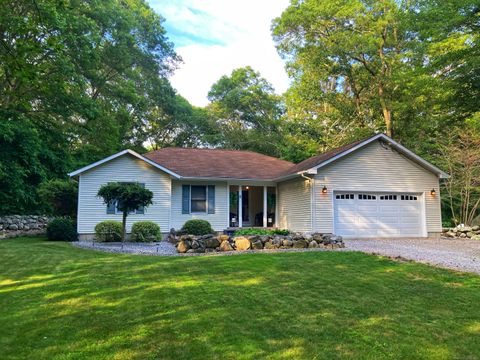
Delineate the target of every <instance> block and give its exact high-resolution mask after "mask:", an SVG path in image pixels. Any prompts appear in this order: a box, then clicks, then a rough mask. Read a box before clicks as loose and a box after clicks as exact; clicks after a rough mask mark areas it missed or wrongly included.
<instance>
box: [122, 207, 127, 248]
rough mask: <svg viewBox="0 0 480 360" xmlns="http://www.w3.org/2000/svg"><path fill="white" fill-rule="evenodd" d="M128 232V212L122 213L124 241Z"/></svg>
mask: <svg viewBox="0 0 480 360" xmlns="http://www.w3.org/2000/svg"><path fill="white" fill-rule="evenodd" d="M126 232H127V212H126V211H124V212H123V213H122V243H124V242H125V235H126Z"/></svg>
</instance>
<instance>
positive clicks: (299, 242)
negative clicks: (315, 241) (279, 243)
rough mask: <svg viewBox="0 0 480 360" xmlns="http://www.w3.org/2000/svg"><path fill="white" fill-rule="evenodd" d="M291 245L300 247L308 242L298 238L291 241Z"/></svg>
mask: <svg viewBox="0 0 480 360" xmlns="http://www.w3.org/2000/svg"><path fill="white" fill-rule="evenodd" d="M293 247H294V248H295V249H302V248H306V247H308V242H307V240H305V239H298V240H296V241H294V242H293Z"/></svg>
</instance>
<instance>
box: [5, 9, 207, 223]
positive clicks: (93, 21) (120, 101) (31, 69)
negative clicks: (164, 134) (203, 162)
mask: <svg viewBox="0 0 480 360" xmlns="http://www.w3.org/2000/svg"><path fill="white" fill-rule="evenodd" d="M162 22H163V18H162V17H161V16H160V15H158V14H156V13H155V12H154V11H153V9H152V8H150V7H149V6H148V5H147V4H146V2H145V1H143V0H131V1H126V2H125V1H123V2H122V1H117V0H104V1H94V2H78V1H75V0H65V1H49V0H37V1H33V2H32V1H25V0H19V1H13V2H10V3H9V4H8V6H7V5H6V4H5V6H2V11H1V12H0V23H1V24H2V26H1V27H0V38H1V39H2V40H1V42H2V45H1V50H0V93H1V94H2V96H1V97H0V119H1V121H0V159H1V160H0V188H1V191H0V215H1V214H8V213H35V212H43V211H44V210H45V209H44V208H43V205H42V202H41V201H39V198H38V194H37V192H36V187H37V186H38V185H39V184H40V183H42V182H45V181H48V180H50V179H56V178H65V177H66V174H67V173H68V171H71V170H73V169H75V168H78V167H79V166H83V165H85V164H88V163H91V162H93V161H96V160H99V159H101V158H103V157H105V156H108V155H111V154H112V153H114V152H116V151H118V150H120V149H123V148H125V147H129V148H133V149H136V150H139V151H142V150H143V144H144V143H145V142H146V141H147V140H149V133H148V131H147V130H148V128H150V127H154V126H156V125H155V124H156V123H157V122H161V121H164V122H165V123H168V124H170V123H169V121H171V120H172V119H177V118H178V119H181V120H178V122H176V123H175V125H169V126H170V127H169V130H168V133H169V134H170V142H171V143H175V141H176V140H175V134H176V133H177V132H178V128H181V127H183V128H184V129H183V131H182V132H181V133H182V134H183V135H182V136H183V139H182V140H180V143H183V142H186V140H185V138H186V136H185V135H184V134H185V133H186V132H188V130H186V129H188V128H189V127H190V125H189V124H186V123H185V124H184V122H186V121H187V119H189V115H188V113H186V114H185V116H177V115H179V114H180V113H181V112H182V111H183V110H182V107H187V108H188V106H189V104H188V103H187V104H186V105H185V104H184V105H182V106H180V105H178V103H179V100H178V99H177V95H176V93H175V90H174V89H173V88H172V87H171V85H170V83H169V81H168V76H169V75H170V74H171V73H172V72H173V70H174V69H175V67H176V64H177V63H178V61H179V58H178V57H177V56H176V54H175V52H174V50H173V44H171V43H170V42H169V41H168V39H167V37H166V33H165V29H164V28H163V26H162ZM184 102H185V101H184ZM159 119H162V120H159ZM163 119H165V120H163ZM199 121H200V120H199ZM182 122H183V123H182Z"/></svg>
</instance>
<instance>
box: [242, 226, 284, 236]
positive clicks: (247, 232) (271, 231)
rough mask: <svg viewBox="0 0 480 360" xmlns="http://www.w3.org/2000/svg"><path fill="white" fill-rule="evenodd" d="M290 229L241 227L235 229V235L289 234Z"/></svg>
mask: <svg viewBox="0 0 480 360" xmlns="http://www.w3.org/2000/svg"><path fill="white" fill-rule="evenodd" d="M288 234H290V231H289V230H284V229H254V228H251V229H240V230H237V231H235V233H234V236H248V235H288Z"/></svg>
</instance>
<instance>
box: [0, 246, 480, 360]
mask: <svg viewBox="0 0 480 360" xmlns="http://www.w3.org/2000/svg"><path fill="white" fill-rule="evenodd" d="M479 357H480V277H479V276H476V275H472V274H462V273H456V272H452V271H448V270H443V269H438V268H434V267H429V266H426V265H420V264H415V263H410V262H395V261H391V260H388V259H386V258H379V257H375V256H370V255H365V254H360V253H339V252H314V253H312V252H310V253H277V254H249V255H240V256H202V257H170V258H169V257H154V256H138V255H137V256H135V255H120V254H107V253H101V252H95V251H90V250H83V249H78V248H75V247H73V246H71V245H70V244H67V243H54V242H48V241H44V240H42V239H33V238H32V239H29V238H22V239H14V240H4V241H0V358H1V359H3V360H5V359H215V358H216V359H258V358H270V359H290V358H292V359H336V358H349V359H350V358H353V359H378V358H394V359H398V358H404V359H477V358H479Z"/></svg>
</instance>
